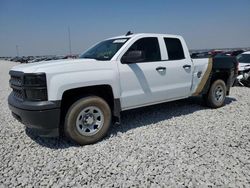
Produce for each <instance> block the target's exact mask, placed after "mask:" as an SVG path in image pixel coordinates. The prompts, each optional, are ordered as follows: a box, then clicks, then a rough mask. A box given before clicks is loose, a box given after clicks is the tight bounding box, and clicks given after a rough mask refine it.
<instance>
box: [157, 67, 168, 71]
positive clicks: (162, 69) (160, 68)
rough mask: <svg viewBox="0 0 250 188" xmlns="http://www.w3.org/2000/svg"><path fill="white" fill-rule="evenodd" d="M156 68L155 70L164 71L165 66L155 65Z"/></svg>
mask: <svg viewBox="0 0 250 188" xmlns="http://www.w3.org/2000/svg"><path fill="white" fill-rule="evenodd" d="M156 70H157V71H164V70H166V67H157V68H156Z"/></svg>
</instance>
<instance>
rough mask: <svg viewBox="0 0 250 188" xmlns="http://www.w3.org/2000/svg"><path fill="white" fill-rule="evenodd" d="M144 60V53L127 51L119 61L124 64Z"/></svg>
mask: <svg viewBox="0 0 250 188" xmlns="http://www.w3.org/2000/svg"><path fill="white" fill-rule="evenodd" d="M143 59H144V52H143V51H141V50H133V51H128V52H127V53H126V54H125V55H124V56H123V57H122V59H121V62H122V63H124V64H130V63H137V62H141V61H143Z"/></svg>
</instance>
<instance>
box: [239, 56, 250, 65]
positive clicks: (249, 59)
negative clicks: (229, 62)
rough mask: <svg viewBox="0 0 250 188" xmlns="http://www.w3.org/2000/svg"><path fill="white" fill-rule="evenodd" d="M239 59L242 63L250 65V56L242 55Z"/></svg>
mask: <svg viewBox="0 0 250 188" xmlns="http://www.w3.org/2000/svg"><path fill="white" fill-rule="evenodd" d="M237 59H238V61H239V62H240V63H250V54H240V55H238V56H237Z"/></svg>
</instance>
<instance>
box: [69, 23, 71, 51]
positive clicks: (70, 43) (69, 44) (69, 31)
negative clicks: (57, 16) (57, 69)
mask: <svg viewBox="0 0 250 188" xmlns="http://www.w3.org/2000/svg"><path fill="white" fill-rule="evenodd" d="M68 35H69V55H71V36H70V27H69V26H68Z"/></svg>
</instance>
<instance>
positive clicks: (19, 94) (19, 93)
mask: <svg viewBox="0 0 250 188" xmlns="http://www.w3.org/2000/svg"><path fill="white" fill-rule="evenodd" d="M13 95H14V96H15V97H16V98H19V99H21V100H24V92H23V90H22V89H14V88H13Z"/></svg>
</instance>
